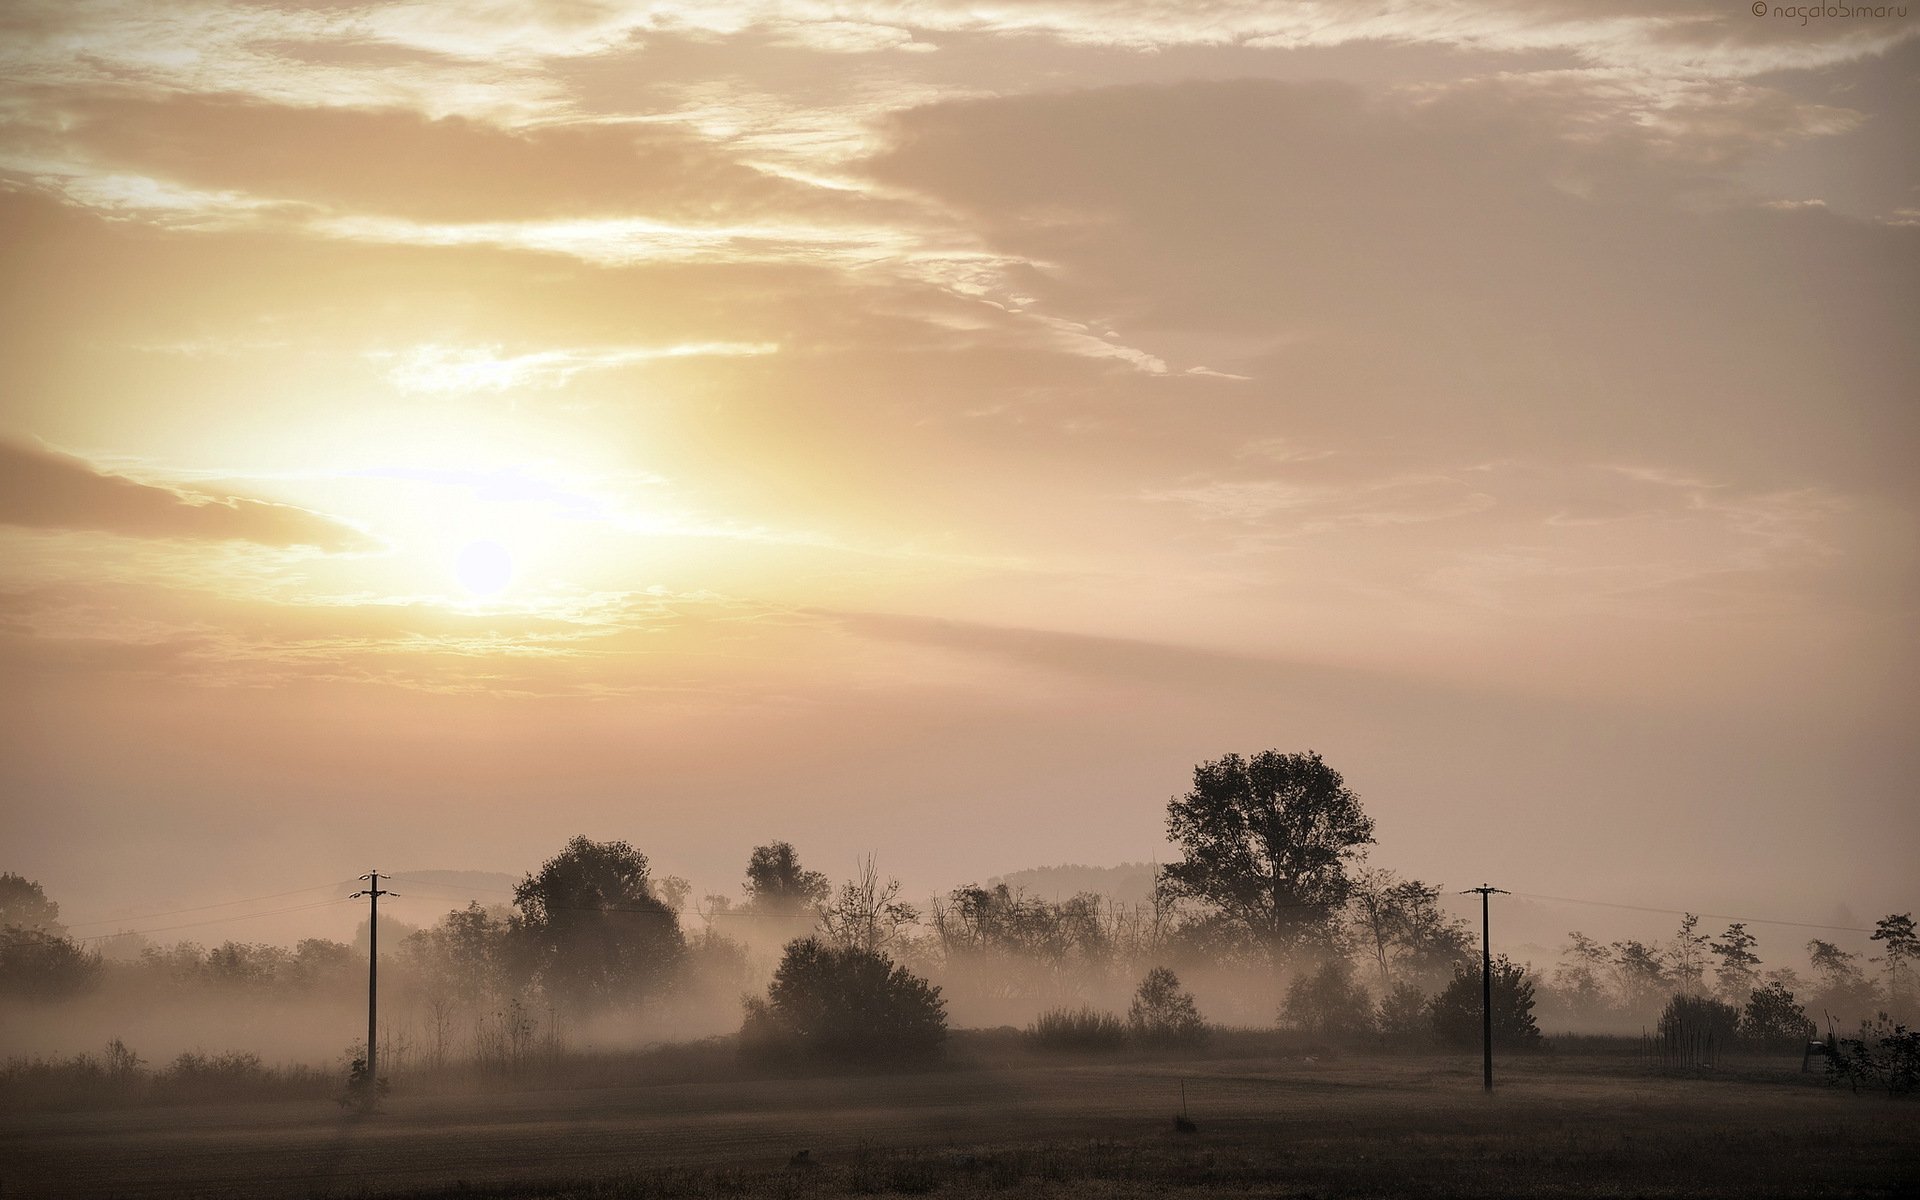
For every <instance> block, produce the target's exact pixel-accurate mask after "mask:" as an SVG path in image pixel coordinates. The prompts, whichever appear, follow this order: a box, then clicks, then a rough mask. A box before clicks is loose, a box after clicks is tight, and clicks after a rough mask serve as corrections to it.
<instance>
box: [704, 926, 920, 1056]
mask: <svg viewBox="0 0 1920 1200" xmlns="http://www.w3.org/2000/svg"><path fill="white" fill-rule="evenodd" d="M746 1007H747V1012H746V1021H745V1024H744V1025H743V1027H742V1029H741V1035H740V1036H741V1048H742V1050H743V1051H745V1052H746V1053H748V1054H749V1055H752V1056H756V1057H761V1058H770V1059H777V1058H786V1057H805V1058H815V1059H833V1060H843V1061H861V1060H895V1061H913V1060H924V1059H928V1058H932V1057H934V1056H935V1055H937V1054H938V1053H939V1051H940V1048H941V1043H942V1042H943V1041H944V1040H945V1039H946V1036H947V1018H946V1002H945V1001H944V1000H942V999H941V998H940V989H939V988H937V987H935V986H933V985H932V984H930V983H928V982H927V981H926V980H924V979H921V978H920V977H919V976H917V975H914V974H913V973H912V972H910V971H908V970H907V969H906V968H905V967H902V966H897V965H896V964H895V963H894V962H893V960H892V959H890V958H888V957H887V956H886V955H884V954H881V953H879V952H877V951H874V950H869V949H866V948H864V947H860V946H844V945H832V944H829V943H827V942H823V941H821V940H820V939H819V938H802V939H799V940H796V941H793V942H790V943H788V945H787V949H786V953H785V954H784V955H783V956H782V958H781V960H780V965H779V967H778V968H777V969H776V970H775V971H774V974H773V982H772V983H771V984H770V985H768V987H767V996H766V999H765V1000H761V999H759V998H757V997H750V998H749V999H748V1001H747V1006H746Z"/></svg>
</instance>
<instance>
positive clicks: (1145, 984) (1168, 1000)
mask: <svg viewBox="0 0 1920 1200" xmlns="http://www.w3.org/2000/svg"><path fill="white" fill-rule="evenodd" d="M1127 1031H1128V1032H1129V1033H1130V1034H1131V1035H1132V1036H1133V1039H1134V1040H1135V1041H1136V1042H1139V1043H1140V1044H1142V1045H1147V1046H1197V1045H1199V1044H1200V1043H1201V1042H1204V1041H1206V1040H1207V1023H1206V1021H1204V1020H1202V1019H1201V1017H1200V1008H1199V1006H1198V1005H1196V1004H1195V1003H1194V1002H1193V993H1192V992H1189V991H1185V990H1183V989H1182V988H1181V987H1180V977H1179V976H1178V975H1175V974H1174V973H1173V972H1172V971H1170V970H1168V969H1167V968H1165V967H1155V968H1153V969H1152V970H1151V971H1148V972H1147V975H1146V978H1144V979H1142V980H1141V981H1140V986H1139V988H1137V989H1136V990H1135V991H1134V993H1133V1003H1131V1004H1129V1005H1128V1006H1127Z"/></svg>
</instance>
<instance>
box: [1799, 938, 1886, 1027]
mask: <svg viewBox="0 0 1920 1200" xmlns="http://www.w3.org/2000/svg"><path fill="white" fill-rule="evenodd" d="M1807 956H1808V957H1809V958H1811V959H1812V960H1813V975H1814V991H1813V996H1812V998H1811V999H1810V1000H1809V1002H1808V1007H1809V1008H1811V1009H1812V1010H1813V1011H1815V1012H1822V1013H1831V1014H1838V1015H1840V1016H1842V1017H1845V1018H1848V1019H1850V1020H1852V1019H1862V1018H1865V1017H1866V1016H1868V1015H1870V1014H1871V1013H1872V1012H1873V1011H1874V1006H1875V1005H1877V1004H1878V1003H1879V1002H1880V989H1879V985H1878V984H1876V983H1875V982H1874V981H1873V980H1872V979H1869V978H1868V977H1867V974H1866V972H1864V971H1862V970H1861V969H1860V956H1859V955H1857V954H1850V953H1848V952H1847V951H1845V950H1842V949H1841V948H1840V947H1838V946H1836V945H1834V944H1833V943H1832V942H1823V941H1821V940H1820V939H1819V938H1814V939H1813V940H1812V941H1810V942H1808V943H1807Z"/></svg>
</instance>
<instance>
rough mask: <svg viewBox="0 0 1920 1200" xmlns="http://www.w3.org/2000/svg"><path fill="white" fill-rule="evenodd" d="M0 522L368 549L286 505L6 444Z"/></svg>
mask: <svg viewBox="0 0 1920 1200" xmlns="http://www.w3.org/2000/svg"><path fill="white" fill-rule="evenodd" d="M0 523H5V524H8V525H18V526H23V527H26V528H30V529H73V530H92V531H97V532H101V533H113V534H119V535H121V536H123V537H136V538H167V539H182V540H192V541H244V542H255V543H258V544H260V545H263V546H288V547H292V546H310V547H312V548H314V549H317V550H324V551H328V552H333V553H339V552H352V551H362V550H369V549H372V548H374V546H375V543H374V542H373V540H372V539H370V538H368V537H367V536H366V535H365V534H364V533H361V532H360V531H359V530H357V529H354V528H352V527H351V526H348V525H344V524H342V523H340V522H339V521H335V520H332V519H331V518H328V517H325V516H322V515H320V514H319V513H315V512H310V511H308V510H307V509H304V508H298V507H295V506H294V505H291V504H277V503H275V502H273V501H270V500H257V499H253V498H251V497H248V496H239V495H233V494H231V493H221V492H214V491H209V490H206V489H201V488H194V487H187V486H169V485H163V484H156V483H143V482H141V481H140V480H137V479H133V478H130V477H128V476H126V475H118V474H114V473H112V472H110V471H103V470H101V469H100V468H98V467H95V466H94V465H92V464H91V463H88V462H86V461H85V460H83V459H79V458H74V457H71V456H69V455H65V454H60V453H58V452H56V451H52V450H48V449H46V448H44V447H40V446H30V445H26V444H23V443H19V442H7V441H0Z"/></svg>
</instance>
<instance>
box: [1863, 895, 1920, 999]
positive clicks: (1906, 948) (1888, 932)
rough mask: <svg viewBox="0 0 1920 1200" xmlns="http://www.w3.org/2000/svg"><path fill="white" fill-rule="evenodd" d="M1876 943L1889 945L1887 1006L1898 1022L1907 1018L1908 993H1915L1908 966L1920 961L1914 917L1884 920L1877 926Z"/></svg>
mask: <svg viewBox="0 0 1920 1200" xmlns="http://www.w3.org/2000/svg"><path fill="white" fill-rule="evenodd" d="M1873 940H1874V941H1876V942H1879V943H1881V944H1882V945H1884V946H1886V952H1885V954H1884V956H1883V957H1884V958H1885V960H1886V964H1887V1007H1888V1008H1890V1009H1892V1010H1893V1016H1894V1017H1895V1018H1896V1019H1898V1018H1900V1017H1903V1016H1905V1015H1906V1010H1907V1000H1908V997H1907V993H1908V992H1909V991H1911V990H1912V979H1911V978H1910V977H1911V976H1912V974H1913V971H1912V968H1911V967H1909V966H1908V965H1907V964H1909V963H1911V962H1912V961H1913V960H1914V959H1916V958H1920V934H1916V933H1915V932H1914V927H1913V914H1912V913H1894V914H1892V915H1891V916H1885V917H1882V918H1880V919H1879V920H1878V921H1876V922H1875V923H1874V926H1873Z"/></svg>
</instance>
